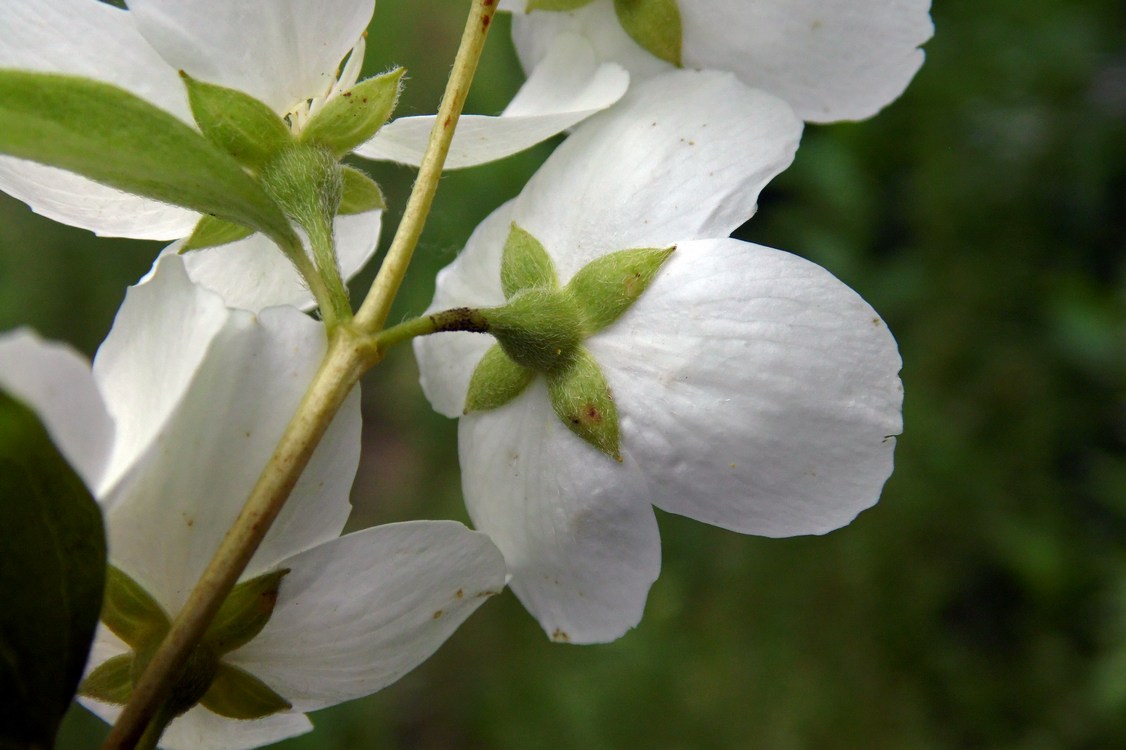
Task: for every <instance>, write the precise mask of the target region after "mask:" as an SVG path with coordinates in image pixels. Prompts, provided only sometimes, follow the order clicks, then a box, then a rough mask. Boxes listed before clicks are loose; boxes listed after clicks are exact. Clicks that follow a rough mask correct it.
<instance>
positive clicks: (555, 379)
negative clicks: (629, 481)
mask: <svg viewBox="0 0 1126 750" xmlns="http://www.w3.org/2000/svg"><path fill="white" fill-rule="evenodd" d="M547 390H548V393H549V394H550V396H551V406H552V408H554V409H555V413H556V415H558V417H559V419H561V420H562V421H563V424H565V425H567V428H568V429H569V430H570V431H571V432H573V433H575V434H576V435H578V436H579V437H581V438H582V439H583V440H585V441H587V442H588V443H590V444H591V445H593V446H594V447H595V448H597V449H598V450H600V451H602V452H603V453H605V454H606V455H607V456H609V457H610V458H612V459H614V460H615V461H621V460H622V454H621V448H620V446H619V438H618V407H617V406H615V405H614V397H613V395H612V394H611V393H610V386H609V385H608V384H607V383H606V377H605V376H604V375H603V374H602V368H600V367H599V366H598V363H597V362H595V361H594V357H592V356H591V355H590V352H588V351H587V350H586V349H585V348H580V349H579V351H578V352H577V353H576V355H575V358H574V361H573V363H572V365H571V366H570V367H568V368H567V369H565V370H561V371H559V372H557V373H552V374H550V375H548V378H547Z"/></svg>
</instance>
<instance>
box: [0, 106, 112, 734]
mask: <svg viewBox="0 0 1126 750" xmlns="http://www.w3.org/2000/svg"><path fill="white" fill-rule="evenodd" d="M2 107H3V105H2V104H0V108H2ZM105 569H106V546H105V532H104V530H103V526H102V514H101V510H100V508H99V507H98V504H97V503H96V502H95V501H94V498H93V497H91V495H90V492H89V490H87V489H86V487H85V485H84V484H83V483H82V480H81V479H80V478H79V477H78V475H77V474H75V472H74V470H73V469H72V468H71V467H70V465H69V464H67V462H66V460H65V459H64V458H63V457H62V455H61V454H60V453H59V451H58V449H56V448H55V446H54V444H53V443H52V442H51V439H50V437H49V436H48V434H47V431H46V429H44V427H43V425H42V423H40V421H39V419H38V417H36V415H35V413H34V412H32V411H31V410H30V409H28V408H27V407H25V406H24V405H23V404H21V403H19V402H18V401H16V400H15V399H13V398H11V397H9V396H7V395H5V394H3V393H0V591H3V592H4V604H3V606H2V607H0V696H3V698H2V699H0V747H13V746H14V747H44V748H46V747H51V746H52V744H53V742H54V738H55V732H56V731H57V729H58V726H59V721H60V720H61V719H62V716H63V713H64V712H65V711H66V709H67V706H68V705H70V701H71V699H72V698H73V696H74V691H75V689H76V688H77V686H78V681H79V679H80V678H81V677H82V670H83V668H84V667H85V665H86V657H87V655H88V654H89V651H90V643H91V641H92V640H93V637H94V627H95V626H96V625H97V622H98V612H99V611H100V610H101V607H102V588H103V584H104V580H105Z"/></svg>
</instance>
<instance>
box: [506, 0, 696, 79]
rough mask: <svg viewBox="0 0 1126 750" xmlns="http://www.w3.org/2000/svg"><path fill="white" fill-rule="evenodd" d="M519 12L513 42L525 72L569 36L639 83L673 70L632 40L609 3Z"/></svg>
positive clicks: (515, 13) (596, 0) (521, 9)
mask: <svg viewBox="0 0 1126 750" xmlns="http://www.w3.org/2000/svg"><path fill="white" fill-rule="evenodd" d="M681 5H682V6H683V2H682V3H681ZM502 8H503V6H502ZM503 9H505V10H507V8H503ZM518 10H519V11H520V12H517V11H515V10H514V12H513V16H512V41H513V43H514V44H515V45H516V52H517V54H518V55H519V56H520V62H521V63H523V65H524V70H527V71H531V70H533V69H535V68H536V66H538V65H539V64H540V62H541V61H542V60H543V59H544V58H545V57H546V56H547V52H548V50H549V49H551V45H552V44H553V43H554V40H555V37H557V36H558V35H559V34H566V33H571V34H578V35H580V36H582V37H583V38H585V39H586V40H587V41H589V42H590V43H591V45H592V46H593V47H594V50H595V53H596V54H597V56H598V59H599V60H602V61H607V62H616V63H618V64H619V65H622V66H623V67H625V69H626V70H628V71H629V72H630V74H631V75H633V76H635V77H636V80H642V79H645V78H648V77H650V76H654V75H657V74H658V73H665V72H668V71H670V70H673V69H674V68H673V66H672V65H670V64H669V63H667V62H665V61H664V60H661V59H660V58H657V57H654V56H653V55H652V54H650V53H649V52H647V51H646V50H645V49H643V48H642V47H640V46H639V45H638V44H637V42H635V41H633V40H632V39H630V38H629V35H627V34H626V33H625V32H624V31H623V30H622V26H621V24H620V23H619V22H618V16H617V14H615V13H614V6H613V4H612V3H610V2H609V1H608V0H607V1H605V2H604V1H603V0H595V2H593V3H591V4H590V5H588V6H586V7H585V8H581V9H579V10H577V11H574V12H571V13H558V12H549V11H536V12H533V13H531V14H528V15H525V14H524V13H523V12H522V11H523V7H521V8H519V9H518Z"/></svg>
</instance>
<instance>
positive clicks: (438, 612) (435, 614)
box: [432, 609, 445, 620]
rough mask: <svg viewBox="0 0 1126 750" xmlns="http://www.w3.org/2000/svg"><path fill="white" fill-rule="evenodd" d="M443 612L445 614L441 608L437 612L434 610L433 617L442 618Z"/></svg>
mask: <svg viewBox="0 0 1126 750" xmlns="http://www.w3.org/2000/svg"><path fill="white" fill-rule="evenodd" d="M443 614H445V613H444V612H442V610H440V609H439V610H437V611H436V612H434V614H433V615H432V617H433V618H434V619H435V620H437V619H438V618H440V617H441V616H442V615H443Z"/></svg>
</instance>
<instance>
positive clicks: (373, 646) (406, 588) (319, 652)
mask: <svg viewBox="0 0 1126 750" xmlns="http://www.w3.org/2000/svg"><path fill="white" fill-rule="evenodd" d="M280 565H281V566H282V567H285V568H290V569H291V570H290V573H289V574H288V575H287V576H286V577H285V578H284V579H283V580H282V585H281V590H280V592H279V596H278V601H277V605H276V606H275V608H274V614H273V616H272V617H271V618H270V622H269V623H268V624H267V625H266V627H265V629H264V630H263V631H262V632H261V633H260V634H259V635H258V637H257V638H255V639H254V640H253V641H251V642H250V643H249V644H247V645H246V646H245V647H243V648H241V649H239V650H238V651H234V652H232V653H231V654H230V655H229V657H228V658H229V661H230V662H231V663H232V664H236V665H238V666H240V667H242V668H243V669H246V670H249V671H250V672H251V673H252V674H254V675H256V676H257V677H259V678H260V679H261V680H263V681H264V682H265V683H266V684H267V685H269V686H270V687H272V688H273V689H274V690H276V691H278V692H279V693H280V694H281V695H283V696H285V698H286V699H287V700H289V701H290V702H292V703H293V705H294V707H295V708H296V709H298V710H302V711H309V710H313V709H317V708H322V707H325V706H331V705H333V704H336V703H340V702H342V701H346V700H350V699H352V698H358V697H360V696H363V695H368V694H369V693H374V692H375V691H377V690H380V689H381V688H383V687H385V686H387V685H389V684H391V683H392V682H395V681H396V680H398V679H399V678H400V677H402V676H403V675H404V674H406V673H407V672H409V671H410V670H412V669H414V668H415V667H416V666H418V665H419V664H421V663H422V662H423V661H425V660H426V659H427V658H429V657H430V655H431V654H433V653H434V651H436V650H437V648H438V646H440V645H441V644H442V643H443V642H444V641H445V640H446V639H447V638H448V637H449V636H450V635H451V634H452V633H453V631H454V630H455V629H457V627H458V625H460V624H461V623H462V622H463V621H464V620H465V618H467V617H468V616H469V615H470V614H472V613H473V611H474V610H476V609H477V607H478V606H480V605H481V603H482V602H484V601H485V599H486V598H488V597H489V596H491V595H493V594H496V593H498V592H500V590H501V589H502V588H504V578H505V568H504V560H503V559H502V557H501V555H500V552H499V551H498V550H497V548H496V547H495V546H494V545H493V543H492V542H490V541H489V539H488V537H486V536H485V535H484V534H479V533H477V532H474V531H470V530H469V529H467V528H465V527H464V526H462V525H461V524H458V523H453V522H452V521H415V522H411V523H401V524H391V525H387V526H378V527H375V528H370V529H365V530H363V531H359V532H356V533H354V534H348V535H346V536H343V537H341V538H339V539H334V540H333V541H331V542H328V543H326V544H322V545H320V546H318V547H315V548H313V549H311V550H308V551H307V552H303V553H301V554H299V555H296V556H295V557H292V558H290V559H288V560H285V561H283V562H282V563H280Z"/></svg>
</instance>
